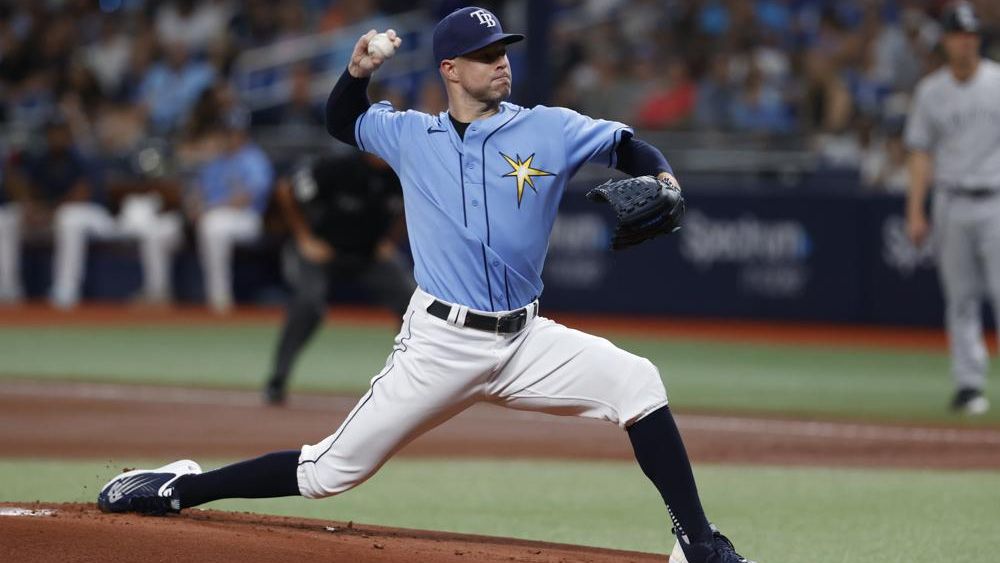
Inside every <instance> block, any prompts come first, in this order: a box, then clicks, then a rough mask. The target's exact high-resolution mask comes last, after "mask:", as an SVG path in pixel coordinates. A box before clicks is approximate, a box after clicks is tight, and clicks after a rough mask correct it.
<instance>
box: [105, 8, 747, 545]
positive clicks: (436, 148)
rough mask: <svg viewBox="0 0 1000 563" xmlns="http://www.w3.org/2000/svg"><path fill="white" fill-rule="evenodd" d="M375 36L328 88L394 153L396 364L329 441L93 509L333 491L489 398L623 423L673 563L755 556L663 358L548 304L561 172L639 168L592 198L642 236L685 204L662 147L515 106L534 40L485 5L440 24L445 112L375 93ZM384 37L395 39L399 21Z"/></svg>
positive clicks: (179, 469)
mask: <svg viewBox="0 0 1000 563" xmlns="http://www.w3.org/2000/svg"><path fill="white" fill-rule="evenodd" d="M375 36H376V33H375V31H374V30H373V31H371V32H369V33H367V34H365V35H364V36H362V37H361V38H360V39H359V40H358V42H357V44H356V45H355V50H354V54H353V56H352V59H351V62H350V64H349V65H348V68H347V71H346V72H345V73H344V74H343V75H342V77H341V79H340V80H339V81H338V83H337V84H336V86H334V88H333V91H332V92H331V94H330V99H329V103H328V106H327V129H328V130H329V132H330V133H331V134H332V135H333V136H334V137H336V138H337V139H340V140H341V141H343V142H346V143H349V144H352V145H356V146H357V147H358V148H359V149H361V150H363V151H366V152H371V153H374V154H376V155H378V156H380V157H381V158H383V159H384V160H385V161H386V162H388V163H389V164H390V165H391V166H392V168H393V169H394V170H395V171H396V173H397V174H398V175H399V178H400V181H401V184H402V187H403V200H404V205H405V209H406V221H407V227H408V233H409V237H410V246H411V248H412V250H413V257H414V262H415V268H414V274H415V278H416V281H417V284H418V286H419V287H418V288H417V290H416V291H415V292H414V294H413V296H412V298H411V300H410V304H409V308H408V310H407V313H406V316H405V317H404V321H403V326H402V328H401V330H400V332H399V335H398V336H397V337H396V340H395V346H394V348H393V350H392V353H391V354H390V355H389V357H388V359H387V361H386V364H385V367H384V368H383V369H382V371H381V372H380V373H378V374H377V375H376V376H375V377H374V378H373V379H372V382H371V387H370V389H369V390H368V392H367V393H366V394H365V395H364V396H363V397H362V398H361V400H360V401H359V402H358V404H357V406H355V408H354V410H352V411H351V413H350V414H349V415H348V416H347V419H346V420H345V421H344V422H343V423H342V424H341V426H340V428H338V429H337V430H336V431H335V432H334V433H333V434H331V435H330V436H329V437H327V438H326V439H324V440H322V441H320V442H319V443H317V444H313V445H307V446H304V447H303V448H302V449H301V450H297V451H292V452H279V453H274V454H270V455H267V456H264V457H261V458H257V459H254V460H250V461H246V462H242V463H238V464H235V465H232V466H228V467H224V468H221V469H217V470H215V471H211V472H208V473H203V474H202V473H201V471H200V469H199V468H198V466H197V464H195V463H194V462H191V461H187V460H185V461H180V462H175V463H174V464H171V465H168V466H165V467H163V468H160V469H157V470H152V471H141V472H132V473H126V474H123V475H121V476H119V477H117V478H115V479H114V480H112V481H111V482H110V483H109V484H108V485H107V486H106V487H105V488H104V490H103V491H102V492H101V494H100V496H99V497H98V504H99V505H100V506H101V507H102V508H103V509H104V510H107V511H112V512H115V511H139V512H153V513H156V512H161V513H162V512H167V511H177V510H180V509H182V508H185V507H189V506H195V505H198V504H201V503H204V502H208V501H210V500H216V499H219V498H226V497H270V496H281V495H302V496H305V497H307V498H321V497H328V496H331V495H336V494H339V493H342V492H344V491H347V490H349V489H351V488H352V487H355V486H357V485H359V484H360V483H362V482H364V481H365V480H366V479H368V478H369V477H371V476H372V474H374V473H375V471H377V470H378V468H379V467H381V466H382V464H383V463H385V462H386V461H387V460H388V459H389V458H390V457H391V456H392V455H393V454H394V453H395V452H397V451H398V450H399V449H400V448H402V447H403V446H404V445H406V444H407V443H408V442H410V441H411V440H413V439H414V438H416V437H417V436H419V435H421V434H423V433H424V432H427V431H428V430H430V429H432V428H434V427H435V426H437V425H439V424H441V423H443V422H444V421H446V420H448V419H449V418H451V417H453V416H455V415H456V414H458V413H459V412H461V411H462V410H464V409H466V408H467V407H469V406H470V405H472V404H473V403H475V402H478V401H488V402H491V403H494V404H497V405H502V406H506V407H509V408H514V409H523V410H531V411H539V412H546V413H551V414H556V415H564V416H565V415H572V416H583V417H588V418H595V419H600V420H605V421H608V422H610V423H612V424H616V425H618V426H619V427H620V428H622V429H623V430H625V431H626V432H627V434H628V436H629V439H630V440H631V442H632V445H633V448H634V450H635V455H636V458H637V460H638V462H639V464H640V466H641V467H642V470H643V471H644V472H645V474H646V475H647V476H648V477H649V478H650V480H652V481H653V484H654V485H655V486H656V488H657V489H658V490H659V493H660V494H661V496H662V497H663V500H664V501H665V502H666V504H667V506H668V513H669V514H670V516H671V518H672V524H673V529H674V533H675V534H676V536H677V540H678V542H677V543H678V546H679V547H678V548H675V561H683V560H684V559H683V558H685V557H686V560H687V561H690V562H691V563H739V562H743V563H746V562H747V560H746V559H745V558H743V557H741V556H740V555H738V554H737V553H736V551H735V549H734V548H733V545H732V543H730V542H729V540H728V539H726V537H725V536H723V535H722V534H720V533H719V532H718V531H717V530H716V529H715V528H714V527H712V526H711V525H710V524H709V522H708V520H707V519H706V517H705V513H704V511H703V509H702V506H701V502H700V500H699V496H698V491H697V488H696V486H695V481H694V476H693V474H692V471H691V465H690V463H689V461H688V457H687V453H686V452H685V448H684V444H683V442H682V440H681V436H680V433H679V432H678V429H677V426H676V424H675V423H674V418H673V415H672V414H671V412H670V408H669V407H668V405H667V395H666V391H665V390H664V386H663V382H662V380H661V378H660V374H659V372H658V371H657V368H656V367H655V366H654V365H653V364H652V363H651V362H650V361H649V360H647V359H645V358H641V357H639V356H636V355H633V354H630V353H628V352H626V351H624V350H621V349H619V348H617V347H615V346H614V345H613V344H612V343H610V342H608V341H607V340H605V339H603V338H598V337H596V336H592V335H589V334H586V333H583V332H580V331H577V330H573V329H570V328H567V327H565V326H562V325H560V324H557V323H555V322H553V321H551V320H549V319H546V318H545V317H542V316H541V315H540V314H539V303H538V297H539V295H541V293H542V281H541V270H542V264H543V262H544V259H545V252H546V248H547V242H548V238H549V234H550V232H551V229H552V223H553V221H554V219H555V217H556V210H557V207H558V205H559V200H560V199H561V197H562V195H563V192H564V191H565V187H566V182H567V181H568V180H569V179H570V178H571V177H572V176H573V174H574V173H575V172H576V171H577V170H578V169H579V168H580V167H581V166H582V165H583V164H584V163H586V162H594V163H600V164H603V165H605V166H608V167H617V168H618V169H621V170H623V171H624V172H626V173H628V174H629V175H631V176H634V177H636V178H634V179H631V180H625V181H622V182H617V183H611V184H606V185H602V186H600V187H599V188H598V189H595V190H594V191H593V192H592V194H591V197H592V198H594V199H598V200H607V201H609V202H610V203H611V204H612V206H613V207H614V208H615V211H616V212H617V214H618V217H619V219H620V224H619V228H618V231H617V232H616V234H615V238H614V240H613V245H614V246H616V247H623V246H628V245H630V244H636V243H639V242H641V241H643V240H646V239H648V238H650V237H653V236H656V235H659V234H664V233H669V232H671V231H673V230H675V229H676V228H678V226H679V221H680V217H681V216H682V214H683V200H682V199H681V197H680V191H679V189H678V188H677V183H676V180H675V179H674V177H673V175H672V173H671V169H670V166H669V165H668V164H667V162H666V160H665V159H664V157H663V155H662V154H661V153H660V151H658V150H657V149H655V148H653V147H652V146H650V145H648V144H646V143H644V142H642V141H639V140H637V139H636V138H635V137H634V136H633V133H632V130H631V129H630V128H629V127H628V126H626V125H623V124H621V123H615V122H610V121H602V120H596V119H591V118H589V117H586V116H583V115H580V114H578V113H576V112H573V111H571V110H568V109H564V108H550V107H544V106H536V107H534V108H524V107H520V106H517V105H514V104H510V103H507V102H505V101H504V99H505V98H507V97H508V96H509V95H510V92H511V83H512V74H511V68H510V65H509V63H508V60H507V45H509V44H511V43H514V42H517V41H520V40H521V39H523V36H522V35H517V34H508V33H504V32H503V29H502V27H501V24H500V21H499V20H498V19H497V17H496V16H495V15H494V14H492V13H491V12H489V11H487V10H484V9H481V8H476V7H468V8H462V9H460V10H457V11H455V12H452V13H451V14H449V15H448V16H447V17H445V18H444V19H443V20H441V21H440V22H439V23H438V25H437V27H436V28H435V30H434V40H433V50H434V58H435V62H436V63H437V64H438V70H439V72H440V76H441V78H442V80H443V81H444V84H445V88H446V91H447V94H448V111H446V112H442V113H441V114H439V115H428V114H425V113H420V112H416V111H406V112H402V111H396V110H395V109H394V108H393V107H392V106H391V105H390V104H389V103H388V102H378V103H375V104H374V105H371V104H369V101H368V99H367V95H366V90H367V86H368V80H369V77H370V76H371V75H372V73H373V72H375V70H376V69H377V68H378V67H379V66H380V65H381V64H382V63H383V62H384V60H385V56H387V55H389V54H391V52H392V51H391V50H388V47H387V45H385V44H384V43H385V41H386V40H385V39H380V40H377V41H380V42H381V43H383V44H382V45H379V46H378V48H377V49H374V52H375V54H374V55H371V54H369V50H368V48H369V42H370V41H376V39H375ZM386 36H387V39H388V41H391V43H392V46H393V48H396V47H398V46H399V44H400V39H399V38H398V37H396V35H395V33H393V32H392V31H391V30H390V31H388V32H386ZM151 476H155V477H151ZM136 483H138V484H136ZM122 490H124V491H127V492H125V493H121V492H120V491H122ZM116 491H117V493H116Z"/></svg>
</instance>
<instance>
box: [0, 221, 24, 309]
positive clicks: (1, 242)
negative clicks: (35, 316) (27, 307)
mask: <svg viewBox="0 0 1000 563" xmlns="http://www.w3.org/2000/svg"><path fill="white" fill-rule="evenodd" d="M22 296H23V291H22V289H21V208H20V206H18V205H16V204H7V205H4V206H3V207H0V302H4V301H17V300H19V299H21V297H22Z"/></svg>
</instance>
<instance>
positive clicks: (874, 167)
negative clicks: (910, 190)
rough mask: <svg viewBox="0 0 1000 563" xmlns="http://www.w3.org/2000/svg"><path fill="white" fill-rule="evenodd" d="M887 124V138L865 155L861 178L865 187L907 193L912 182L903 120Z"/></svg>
mask: <svg viewBox="0 0 1000 563" xmlns="http://www.w3.org/2000/svg"><path fill="white" fill-rule="evenodd" d="M898 121H899V122H893V123H889V124H887V125H886V126H885V127H886V131H885V138H884V139H883V140H881V142H877V143H872V146H871V147H870V148H869V150H868V151H866V154H865V155H864V156H863V160H862V166H861V173H862V174H861V180H862V182H863V183H864V184H865V187H867V188H871V189H876V190H879V191H884V192H890V193H895V194H905V193H906V189H907V186H909V182H910V173H909V169H908V168H907V166H906V161H907V158H906V156H907V151H906V146H905V144H904V143H903V124H902V122H901V121H902V120H898Z"/></svg>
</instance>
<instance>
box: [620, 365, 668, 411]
mask: <svg viewBox="0 0 1000 563" xmlns="http://www.w3.org/2000/svg"><path fill="white" fill-rule="evenodd" d="M633 358H634V359H633V361H632V365H631V370H630V373H629V375H628V379H627V381H628V391H627V393H626V396H625V398H624V401H623V403H624V404H623V406H622V409H621V418H620V420H619V426H621V427H622V428H625V427H627V426H628V425H630V424H632V423H633V422H635V421H637V420H639V419H641V418H642V417H644V416H646V415H647V414H649V413H651V412H653V411H654V410H656V409H658V408H660V407H663V406H664V405H666V404H667V403H668V400H667V390H666V388H665V387H664V386H663V379H662V378H661V377H660V370H659V369H657V368H656V366H655V365H653V362H651V361H649V360H647V359H646V358H642V357H639V356H633Z"/></svg>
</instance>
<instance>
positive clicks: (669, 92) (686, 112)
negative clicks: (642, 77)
mask: <svg viewBox="0 0 1000 563" xmlns="http://www.w3.org/2000/svg"><path fill="white" fill-rule="evenodd" d="M660 68H663V69H664V72H663V74H665V75H666V79H665V80H664V81H663V82H662V84H661V86H660V87H659V88H657V89H655V90H653V91H652V92H649V93H647V94H646V95H645V96H644V97H643V98H642V99H640V100H638V108H639V109H638V113H637V115H636V119H635V123H636V124H637V125H639V126H640V127H648V128H652V129H669V128H671V127H676V126H678V125H682V124H684V123H686V122H687V121H688V120H689V119H690V118H691V117H692V116H693V115H694V110H695V105H696V104H697V99H698V87H697V86H696V85H695V83H694V81H693V80H692V79H691V75H690V72H689V71H688V65H687V63H686V62H685V61H684V60H682V59H679V58H673V59H671V60H669V61H668V62H667V63H666V64H665V65H662V66H661V67H660ZM647 83H648V82H647Z"/></svg>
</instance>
